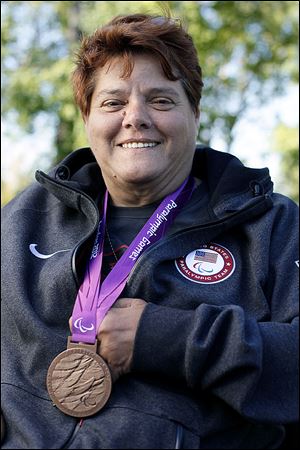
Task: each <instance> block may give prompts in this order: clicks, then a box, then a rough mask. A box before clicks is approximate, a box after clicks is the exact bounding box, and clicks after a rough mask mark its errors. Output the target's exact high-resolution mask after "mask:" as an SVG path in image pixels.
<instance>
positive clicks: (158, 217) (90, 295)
mask: <svg viewBox="0 0 300 450" xmlns="http://www.w3.org/2000/svg"><path fill="white" fill-rule="evenodd" d="M194 188H195V182H194V179H193V177H192V176H189V177H188V178H186V179H185V181H184V182H183V183H182V184H181V186H179V188H178V189H177V190H176V191H174V192H173V193H172V194H169V195H167V196H166V197H165V198H164V200H163V201H162V202H161V203H160V205H159V206H158V207H157V209H156V210H155V211H154V213H153V214H152V216H151V217H150V219H148V221H147V222H146V224H145V225H144V226H143V228H142V229H141V231H140V232H139V233H138V234H137V236H136V237H135V238H134V240H133V241H132V243H131V244H130V246H129V247H128V248H127V250H126V252H125V253H124V254H123V255H122V257H121V258H120V259H119V261H118V262H117V264H116V265H115V266H114V268H113V269H112V271H111V272H110V273H109V274H108V276H107V277H106V278H105V280H104V282H103V283H102V284H101V267H102V260H103V245H104V232H105V224H106V215H107V201H108V192H107V191H106V192H105V197H104V205H103V213H102V217H101V218H100V222H99V226H98V231H97V236H96V239H95V244H94V247H93V250H92V253H91V257H90V261H89V264H88V266H87V269H86V273H85V277H84V280H83V283H82V285H81V287H80V289H79V291H78V293H77V296H76V300H75V305H74V309H73V313H72V339H71V340H72V342H84V343H89V344H94V343H95V341H96V336H97V330H98V328H99V326H100V324H101V322H102V320H103V319H104V317H105V315H106V313H107V312H108V310H109V309H110V308H111V306H112V305H113V304H114V302H115V301H116V300H117V299H118V297H119V295H120V294H121V292H122V290H123V289H124V286H125V284H126V281H127V278H128V276H129V273H130V271H131V269H132V268H133V266H134V265H135V263H136V261H137V260H138V258H139V257H140V256H141V255H142V254H143V253H144V251H145V250H146V249H147V248H149V247H150V246H151V245H153V244H154V243H155V242H157V241H158V240H159V239H161V238H162V237H163V236H164V235H165V233H166V231H167V229H168V228H169V227H170V225H171V224H172V223H173V222H174V219H175V217H176V216H177V214H178V213H179V212H180V211H181V209H182V207H183V206H184V205H185V204H186V203H187V202H188V200H189V199H190V197H191V195H192V192H193V190H194Z"/></svg>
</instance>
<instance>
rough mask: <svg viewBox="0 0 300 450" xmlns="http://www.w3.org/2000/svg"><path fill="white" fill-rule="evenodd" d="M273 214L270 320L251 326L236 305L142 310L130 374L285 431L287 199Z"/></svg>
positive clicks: (293, 331)
mask: <svg viewBox="0 0 300 450" xmlns="http://www.w3.org/2000/svg"><path fill="white" fill-rule="evenodd" d="M274 209H275V211H277V212H276V213H274V220H273V227H272V229H270V230H269V241H268V246H269V268H268V276H267V280H266V286H265V293H266V298H267V300H268V303H269V307H270V320H269V321H266V322H258V321H257V320H256V319H255V318H254V316H252V315H249V314H247V313H246V312H245V311H244V309H243V308H242V307H240V306H238V305H224V306H216V305H209V304H205V303H202V304H201V305H200V306H199V307H198V308H197V309H196V310H193V311H190V310H188V311H187V310H182V309H175V308H171V307H166V306H161V305H156V304H148V305H147V307H146V308H145V310H144V313H143V315H142V318H141V321H140V324H139V328H138V332H137V336H136V341H135V349H134V359H133V370H137V371H142V372H148V373H149V372H150V373H151V372H152V373H157V374H160V375H163V376H167V377H168V376H169V377H170V376H171V377H173V378H174V377H177V378H178V379H180V380H183V379H184V380H185V382H186V384H187V386H188V387H189V388H191V389H193V391H194V395H195V396H197V395H199V394H200V393H201V391H204V390H206V391H210V392H211V393H212V394H214V395H216V396H217V397H219V398H220V399H222V400H224V401H225V402H226V403H227V404H228V405H230V406H231V407H233V408H234V409H235V410H236V411H237V412H239V413H240V414H241V415H242V416H244V417H246V418H248V419H250V420H253V421H255V422H265V423H274V424H277V423H278V424H285V423H290V422H295V421H297V420H298V270H299V269H298V264H299V263H297V260H298V245H297V239H296V236H295V235H296V234H297V233H298V226H297V220H298V210H297V207H296V205H295V204H294V203H292V202H291V201H289V200H286V201H285V202H283V206H280V207H276V205H275V206H274ZM264 240H265V241H267V239H264Z"/></svg>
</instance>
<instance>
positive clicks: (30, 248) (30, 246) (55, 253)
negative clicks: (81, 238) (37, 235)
mask: <svg viewBox="0 0 300 450" xmlns="http://www.w3.org/2000/svg"><path fill="white" fill-rule="evenodd" d="M36 246H37V244H30V245H29V250H30V251H31V253H32V254H33V255H34V256H36V257H37V258H40V259H48V258H51V256H54V255H57V253H62V252H69V251H70V250H71V249H70V248H68V249H67V250H58V251H57V252H54V253H51V254H49V255H44V254H43V253H40V252H38V251H37V250H36V248H35V247H36Z"/></svg>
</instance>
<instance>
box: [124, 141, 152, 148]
mask: <svg viewBox="0 0 300 450" xmlns="http://www.w3.org/2000/svg"><path fill="white" fill-rule="evenodd" d="M156 145H157V142H128V143H127V144H122V147H123V148H146V147H155V146H156Z"/></svg>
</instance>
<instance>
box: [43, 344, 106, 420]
mask: <svg viewBox="0 0 300 450" xmlns="http://www.w3.org/2000/svg"><path fill="white" fill-rule="evenodd" d="M111 387H112V379H111V374H110V371H109V367H108V365H107V364H106V362H105V361H104V360H103V359H102V358H101V356H99V355H98V354H97V353H96V344H95V345H89V344H81V343H80V344H75V343H72V342H71V341H70V338H69V340H68V348H67V350H65V351H64V352H62V353H60V354H59V355H57V356H56V358H54V360H53V361H52V363H51V365H50V367H49V369H48V373H47V389H48V393H49V395H50V397H51V400H52V401H53V403H54V404H55V405H56V406H57V407H58V408H59V409H60V410H61V411H62V412H64V413H65V414H67V415H69V416H73V417H80V418H81V417H88V416H92V415H93V414H96V413H97V412H98V411H99V410H100V409H102V408H103V407H104V405H105V404H106V402H107V400H108V398H109V396H110V393H111Z"/></svg>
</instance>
